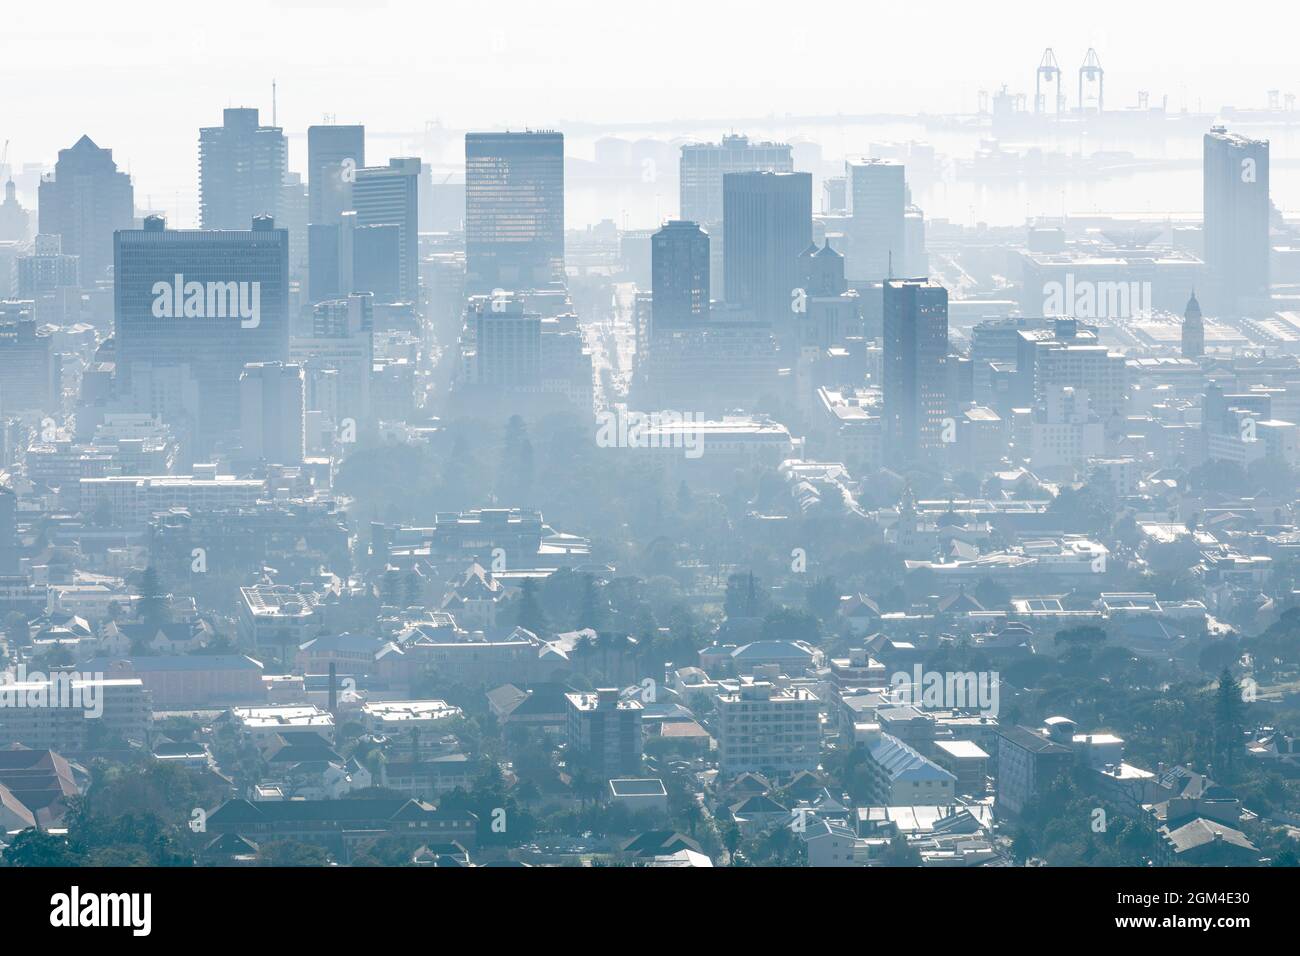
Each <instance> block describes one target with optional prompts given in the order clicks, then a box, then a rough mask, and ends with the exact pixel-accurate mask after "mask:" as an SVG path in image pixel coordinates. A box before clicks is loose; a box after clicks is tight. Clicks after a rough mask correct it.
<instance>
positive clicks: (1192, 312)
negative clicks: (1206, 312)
mask: <svg viewBox="0 0 1300 956" xmlns="http://www.w3.org/2000/svg"><path fill="white" fill-rule="evenodd" d="M1204 354H1205V320H1204V319H1203V318H1202V317H1201V303H1199V302H1197V301H1196V293H1195V292H1193V293H1192V297H1191V298H1190V299H1188V300H1187V308H1186V309H1185V310H1184V311H1183V358H1189V359H1196V358H1200V357H1201V356H1202V355H1204Z"/></svg>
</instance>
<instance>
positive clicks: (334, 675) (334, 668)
mask: <svg viewBox="0 0 1300 956" xmlns="http://www.w3.org/2000/svg"><path fill="white" fill-rule="evenodd" d="M338 670H339V668H338V664H336V663H334V661H330V706H329V711H330V713H331V714H335V715H336V716H337V711H338V707H339V674H338Z"/></svg>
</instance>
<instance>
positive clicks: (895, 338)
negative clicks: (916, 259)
mask: <svg viewBox="0 0 1300 956" xmlns="http://www.w3.org/2000/svg"><path fill="white" fill-rule="evenodd" d="M884 331H885V336H884V340H885V341H884V346H885V348H884V369H883V377H884V383H883V384H884V389H883V391H884V400H885V440H886V441H887V442H888V443H889V444H888V447H889V448H890V449H891V453H896V454H897V455H898V460H899V461H915V460H917V459H918V458H924V457H929V456H930V455H933V454H934V453H935V452H937V451H938V450H939V449H940V447H941V446H942V435H943V419H944V417H945V416H946V415H947V414H948V393H947V392H948V390H947V375H948V369H947V361H948V290H947V289H945V288H944V287H943V286H941V285H940V284H939V283H937V282H932V281H930V280H928V279H893V280H890V281H888V282H886V283H885V322H884Z"/></svg>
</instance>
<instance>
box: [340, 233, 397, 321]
mask: <svg viewBox="0 0 1300 956" xmlns="http://www.w3.org/2000/svg"><path fill="white" fill-rule="evenodd" d="M351 235H352V288H351V289H350V290H348V291H351V292H369V293H370V294H371V295H373V296H374V297H375V298H376V299H378V300H379V301H380V302H393V301H396V300H398V299H402V298H404V296H403V295H402V268H401V266H402V230H401V227H399V226H394V225H392V224H390V223H376V224H375V225H373V226H358V227H357V228H356V229H354V230H352V233H351ZM340 291H342V290H340Z"/></svg>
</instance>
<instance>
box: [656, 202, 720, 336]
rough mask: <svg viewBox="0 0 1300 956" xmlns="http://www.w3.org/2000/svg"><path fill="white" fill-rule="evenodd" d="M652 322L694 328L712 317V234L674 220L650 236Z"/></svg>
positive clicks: (667, 325)
mask: <svg viewBox="0 0 1300 956" xmlns="http://www.w3.org/2000/svg"><path fill="white" fill-rule="evenodd" d="M650 263H651V264H650V272H651V288H652V289H653V292H654V298H653V300H652V303H653V304H652V308H653V313H654V319H653V325H654V327H655V328H659V329H679V328H694V327H698V326H701V325H703V324H705V323H707V322H708V321H709V234H708V233H707V232H705V231H704V230H703V229H701V228H700V227H699V225H698V224H696V223H693V222H685V221H682V220H674V221H672V222H670V223H668V224H667V225H666V226H664V227H663V228H662V229H660V230H659V231H658V232H656V233H655V234H654V235H653V236H652V237H651V238H650Z"/></svg>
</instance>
